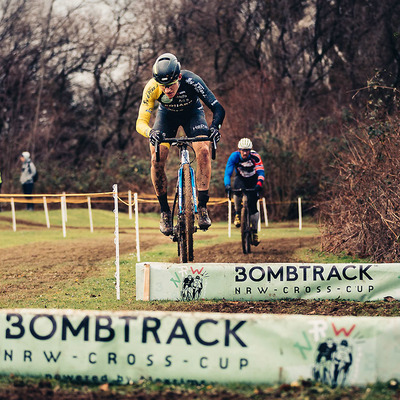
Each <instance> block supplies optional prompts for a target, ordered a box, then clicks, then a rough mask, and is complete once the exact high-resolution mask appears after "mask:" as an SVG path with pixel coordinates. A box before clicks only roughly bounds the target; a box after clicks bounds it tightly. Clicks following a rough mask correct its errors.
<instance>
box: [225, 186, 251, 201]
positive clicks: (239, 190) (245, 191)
mask: <svg viewBox="0 0 400 400" xmlns="http://www.w3.org/2000/svg"><path fill="white" fill-rule="evenodd" d="M249 192H250V193H251V192H257V190H256V189H246V188H243V189H242V188H239V189H230V190H229V193H228V197H229V200H230V199H231V198H232V194H239V193H244V194H247V193H249Z"/></svg>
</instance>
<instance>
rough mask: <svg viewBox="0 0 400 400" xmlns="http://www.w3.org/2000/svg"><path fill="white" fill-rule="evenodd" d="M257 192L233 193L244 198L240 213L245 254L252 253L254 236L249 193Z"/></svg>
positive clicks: (242, 190) (241, 191)
mask: <svg viewBox="0 0 400 400" xmlns="http://www.w3.org/2000/svg"><path fill="white" fill-rule="evenodd" d="M250 192H255V190H254V189H233V190H232V193H233V194H236V195H239V196H242V210H241V213H240V235H241V238H242V250H243V254H249V253H251V244H252V243H253V234H252V230H251V223H250V211H249V204H248V197H247V195H248V193H250Z"/></svg>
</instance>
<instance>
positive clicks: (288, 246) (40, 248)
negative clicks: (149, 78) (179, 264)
mask: <svg viewBox="0 0 400 400" xmlns="http://www.w3.org/2000/svg"><path fill="white" fill-rule="evenodd" d="M206 235H209V238H210V243H212V231H210V232H209V233H207V234H206ZM155 238H156V240H155ZM160 242H165V243H169V242H170V239H169V238H166V237H163V236H162V235H161V234H160V233H159V232H157V236H155V233H147V234H142V235H141V250H142V251H144V250H146V249H149V248H151V247H152V246H154V244H155V243H160ZM133 243H135V239H134V237H133V235H131V234H126V233H124V232H122V233H121V235H120V252H121V254H124V253H125V254H128V253H132V252H134V248H133V247H134V245H133ZM318 244H319V239H318V238H317V237H315V238H309V239H301V240H298V239H296V240H270V241H266V240H263V241H262V242H261V244H260V245H259V246H258V247H256V248H254V249H253V253H252V254H249V255H244V254H243V253H242V251H241V244H240V243H239V242H237V243H230V244H229V245H225V246H209V247H205V248H195V262H227V263H228V262H249V263H255V262H301V261H302V260H298V259H296V257H295V255H294V252H295V250H296V249H298V248H300V247H305V248H311V247H314V246H317V245H318ZM171 245H172V244H171ZM114 251H115V250H114V243H113V242H112V241H110V240H109V239H108V238H104V239H95V240H94V239H88V240H85V241H82V240H80V241H65V242H63V241H59V242H52V243H40V244H37V243H35V244H30V245H26V246H18V247H13V248H10V249H6V250H4V251H1V252H0V273H1V274H2V277H3V282H4V283H3V285H2V290H1V293H0V302H1V299H2V298H3V299H4V298H10V297H16V296H18V295H20V293H21V291H22V290H23V291H24V292H25V293H26V291H29V292H30V294H31V295H35V293H39V292H40V288H41V286H42V285H43V284H48V285H50V284H51V282H52V281H54V280H63V279H71V278H76V279H79V280H81V279H84V278H85V277H87V276H89V275H90V274H94V273H96V268H97V266H96V265H97V264H98V263H99V262H100V261H102V260H105V259H109V258H110V254H113V252H114ZM55 259H58V260H61V261H62V264H63V266H64V267H63V269H62V270H60V269H59V268H57V267H56V266H54V265H53V264H52V263H51V260H55ZM49 260H50V261H49ZM171 261H173V260H171ZM175 261H177V260H175ZM37 270H42V271H46V273H45V274H37V273H35V271H37ZM21 276H24V277H25V279H24V280H21V279H19V278H20V277H21ZM6 282H10V283H6ZM166 307H167V309H168V310H170V311H175V310H176V311H205V312H228V313H235V312H246V313H288V314H293V313H295V314H320V315H371V316H378V315H379V316H385V315H387V316H394V315H398V313H399V310H398V302H397V301H394V302H369V303H357V302H345V301H341V302H335V301H310V300H307V301H306V300H294V301H265V302H238V301H229V302H228V301H221V302H218V303H217V302H215V303H213V302H210V303H203V302H184V303H182V302H179V303H172V304H169V305H168V306H166ZM158 309H160V307H159V308H158ZM396 310H397V311H396ZM396 313H397V314H396ZM308 386H309V384H308V383H304V386H300V387H297V388H291V387H290V386H289V385H286V386H285V385H284V386H282V387H277V388H271V389H266V390H264V391H262V390H261V391H259V392H258V394H259V395H257V393H253V395H251V397H249V396H244V395H241V394H238V393H231V392H227V391H226V390H218V389H215V388H214V389H210V390H203V392H202V393H201V392H198V391H194V390H190V389H189V390H186V389H181V388H180V389H179V390H177V391H175V390H173V389H168V388H167V389H160V391H156V392H154V391H153V392H152V393H148V392H147V391H144V390H143V388H142V387H141V385H140V384H137V385H134V386H133V387H132V388H131V389H132V391H131V393H130V394H126V393H125V394H119V393H118V389H117V388H112V387H108V386H103V387H99V388H98V390H96V391H95V392H90V393H89V392H88V391H87V390H85V389H84V388H80V389H73V390H68V391H65V390H61V389H60V388H59V387H58V386H57V385H56V386H54V384H52V383H50V382H46V381H43V382H40V383H39V384H37V383H34V384H26V383H23V382H21V381H19V380H15V381H14V383H13V384H12V385H9V386H8V387H7V388H6V389H2V390H1V389H0V400H2V399H7V400H16V399H35V400H36V399H54V400H56V399H57V400H65V399H74V400H82V399H141V400H150V399H154V400H156V399H157V400H164V399H169V400H175V399H181V400H189V399H190V400H191V399H205V400H206V399H214V400H239V399H249V398H252V399H280V398H283V397H284V398H290V399H304V398H310V399H331V398H332V399H333V398H343V397H342V396H337V397H328V396H327V397H323V396H322V395H317V396H316V395H315V392H313V388H312V387H310V388H309V387H308ZM304 396H305V397H304ZM362 396H363V392H362V390H360V389H357V388H350V389H348V391H347V392H346V398H353V400H355V399H361V398H364V397H362Z"/></svg>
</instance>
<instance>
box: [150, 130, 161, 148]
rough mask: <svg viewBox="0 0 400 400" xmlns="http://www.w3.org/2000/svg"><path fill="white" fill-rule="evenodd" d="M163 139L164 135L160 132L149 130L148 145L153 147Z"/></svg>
mask: <svg viewBox="0 0 400 400" xmlns="http://www.w3.org/2000/svg"><path fill="white" fill-rule="evenodd" d="M163 139H164V135H163V134H162V133H161V131H159V130H157V129H151V130H150V133H149V140H150V143H151V144H152V145H153V146H155V145H156V142H161V140H163Z"/></svg>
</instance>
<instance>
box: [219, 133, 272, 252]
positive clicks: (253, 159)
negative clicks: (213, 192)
mask: <svg viewBox="0 0 400 400" xmlns="http://www.w3.org/2000/svg"><path fill="white" fill-rule="evenodd" d="M234 171H235V179H234V182H233V187H234V189H255V191H254V192H249V193H248V194H247V198H248V205H249V214H250V224H251V229H252V237H253V245H254V246H258V245H259V243H260V241H259V239H258V233H257V226H258V219H259V217H260V216H259V212H258V209H257V201H258V196H259V192H261V190H262V187H263V183H264V179H265V171H264V165H263V163H262V161H261V157H260V155H259V154H258V153H257V152H256V151H254V150H253V143H252V142H251V140H250V139H248V138H242V139H240V141H239V143H238V150H236V151H234V152H233V153H232V154H231V155H230V156H229V158H228V161H227V163H226V167H225V176H224V185H225V190H226V192H227V193H229V192H230V190H231V177H232V174H233V172H234ZM234 203H235V219H234V224H235V226H236V227H237V228H239V227H240V212H241V209H242V197H241V196H240V195H237V194H235V195H234Z"/></svg>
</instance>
